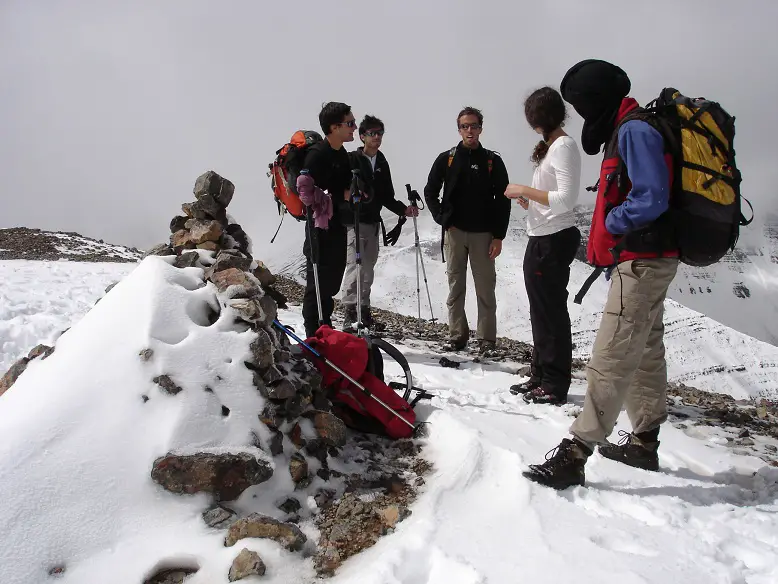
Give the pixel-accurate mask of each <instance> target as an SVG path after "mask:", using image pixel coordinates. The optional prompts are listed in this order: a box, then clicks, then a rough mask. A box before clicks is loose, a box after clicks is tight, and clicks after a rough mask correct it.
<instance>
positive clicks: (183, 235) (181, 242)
mask: <svg viewBox="0 0 778 584" xmlns="http://www.w3.org/2000/svg"><path fill="white" fill-rule="evenodd" d="M170 245H172V246H173V250H174V251H175V253H177V254H178V253H181V252H182V251H183V250H185V249H194V247H195V243H194V242H193V241H192V238H191V235H190V233H189V232H188V231H187V230H186V229H181V230H179V231H176V232H175V233H174V234H172V235H171V236H170Z"/></svg>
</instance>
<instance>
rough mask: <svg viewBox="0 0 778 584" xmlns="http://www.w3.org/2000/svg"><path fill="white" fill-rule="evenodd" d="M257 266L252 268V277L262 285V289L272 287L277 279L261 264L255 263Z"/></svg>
mask: <svg viewBox="0 0 778 584" xmlns="http://www.w3.org/2000/svg"><path fill="white" fill-rule="evenodd" d="M257 263H258V264H259V265H258V266H257V267H256V268H254V271H253V272H252V273H253V274H254V277H255V278H256V279H257V280H259V283H260V284H262V287H263V288H264V287H265V286H272V285H273V284H275V283H276V280H277V278H276V277H275V276H274V275H273V274H272V272H271V271H270V270H269V269H268V268H267V266H265V264H263V263H262V262H257Z"/></svg>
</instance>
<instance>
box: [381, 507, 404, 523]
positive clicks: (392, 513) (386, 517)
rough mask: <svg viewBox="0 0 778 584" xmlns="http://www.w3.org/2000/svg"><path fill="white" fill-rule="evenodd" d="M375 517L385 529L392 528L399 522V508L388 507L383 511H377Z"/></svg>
mask: <svg viewBox="0 0 778 584" xmlns="http://www.w3.org/2000/svg"><path fill="white" fill-rule="evenodd" d="M376 515H378V518H379V519H380V520H381V523H383V524H384V526H385V527H394V526H395V525H397V523H398V522H399V521H400V508H399V507H398V506H397V505H389V506H388V507H385V508H384V509H377V510H376Z"/></svg>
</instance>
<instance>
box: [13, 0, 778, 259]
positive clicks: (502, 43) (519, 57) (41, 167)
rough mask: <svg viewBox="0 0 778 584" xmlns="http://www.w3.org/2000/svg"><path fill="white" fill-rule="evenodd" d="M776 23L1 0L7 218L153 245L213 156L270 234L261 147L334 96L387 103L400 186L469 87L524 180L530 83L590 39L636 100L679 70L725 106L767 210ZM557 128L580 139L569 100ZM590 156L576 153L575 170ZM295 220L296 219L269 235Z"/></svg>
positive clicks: (390, 149) (212, 165)
mask: <svg viewBox="0 0 778 584" xmlns="http://www.w3.org/2000/svg"><path fill="white" fill-rule="evenodd" d="M746 6H748V9H746ZM776 21H778V5H776V4H775V3H767V2H764V3H755V2H754V3H744V4H741V5H733V4H732V3H731V2H729V1H727V2H725V1H723V0H713V1H709V2H708V3H706V4H705V5H704V6H703V5H699V4H686V3H683V2H677V1H675V2H653V3H650V4H646V3H643V4H641V5H634V4H633V3H628V4H625V3H624V2H615V1H610V0H601V1H599V2H580V1H579V0H557V1H555V2H554V3H533V4H532V5H527V4H525V3H519V2H496V1H491V0H490V1H486V0H483V1H482V2H479V3H473V2H462V1H454V2H449V1H444V0H431V1H427V2H415V1H408V0H397V1H393V2H383V3H377V2H372V3H364V2H353V1H350V0H348V1H347V0H342V1H338V0H335V1H331V2H327V3H321V2H314V1H312V0H301V1H299V2H296V3H294V4H289V3H280V2H275V3H270V2H251V1H247V0H244V1H233V2H229V3H223V4H220V5H217V4H216V3H214V2H206V1H204V0H187V1H183V0H178V1H174V0H170V1H167V2H164V3H160V2H155V1H154V2H152V1H150V0H138V1H136V2H133V3H120V2H111V1H96V0H91V1H90V0H68V1H67V2H64V1H54V0H51V1H48V2H28V1H24V0H6V1H5V2H4V3H3V5H2V7H0V78H1V79H2V80H3V83H2V85H0V127H1V128H2V129H3V130H2V133H1V134H0V160H2V166H3V169H4V172H3V180H2V185H3V192H2V195H0V226H14V225H25V226H29V227H41V228H50V229H62V230H73V231H79V232H81V233H83V234H85V235H90V236H93V237H98V238H103V239H106V240H109V241H114V242H118V243H125V244H128V245H137V246H140V247H144V246H149V245H151V244H153V243H155V242H158V241H161V240H164V239H165V238H166V237H167V222H168V220H169V218H170V217H171V216H172V215H173V214H175V213H176V212H177V210H178V207H179V205H180V203H182V202H184V201H186V200H189V199H191V197H192V195H191V190H192V186H193V184H194V180H195V178H196V177H197V176H198V175H199V174H200V173H202V172H204V171H206V170H209V169H213V170H216V171H217V172H219V173H221V174H223V175H224V176H226V177H228V178H230V179H231V180H232V181H233V182H235V184H236V188H237V190H236V198H235V200H234V202H233V204H232V208H231V210H232V213H233V215H234V216H235V217H236V218H237V220H238V221H240V222H241V223H242V224H243V225H244V227H246V228H247V230H248V231H249V233H250V235H251V236H252V237H253V239H254V241H255V245H259V246H260V248H265V247H266V246H267V245H268V244H267V242H269V240H270V237H271V236H272V233H273V231H274V230H275V227H276V225H277V221H278V216H277V212H276V206H275V204H274V202H273V200H272V197H271V194H270V189H269V181H268V179H267V177H266V171H267V164H268V162H269V161H270V160H271V159H272V157H273V155H274V152H275V150H276V149H277V148H278V147H280V145H281V144H283V143H284V141H286V140H287V139H288V138H289V137H290V136H291V134H292V133H293V132H294V131H295V130H296V129H298V128H314V129H316V128H317V126H318V123H317V114H318V110H319V108H320V106H321V104H322V103H323V102H325V101H329V100H338V101H345V102H347V103H349V104H351V105H352V106H353V108H354V111H355V114H356V115H357V117H360V116H361V115H363V114H365V113H372V114H375V115H378V116H380V117H381V118H382V119H383V120H384V121H385V123H386V126H387V133H386V136H385V140H384V151H385V153H386V155H387V157H388V159H389V161H390V164H391V166H392V172H393V175H394V177H395V180H396V181H397V184H396V185H395V186H396V188H397V189H398V192H399V194H400V196H403V195H404V189H403V188H402V186H403V185H404V184H405V183H406V182H408V183H411V184H412V185H413V186H414V187H415V188H418V189H419V190H421V188H422V187H423V185H424V182H425V181H426V176H427V173H428V171H429V167H430V165H431V164H432V161H433V160H434V158H435V156H436V155H437V154H438V153H439V152H441V151H443V150H447V149H448V148H450V147H451V146H452V145H453V144H455V143H456V141H457V139H458V136H457V134H456V127H455V117H456V113H457V112H458V111H459V109H460V107H461V106H462V105H465V104H472V105H475V106H478V107H481V108H482V109H483V110H484V113H485V116H486V119H485V130H484V134H483V142H484V144H485V145H486V146H487V147H489V148H492V149H495V150H498V151H500V152H501V153H502V155H503V157H504V159H505V161H506V164H507V166H508V170H509V172H510V174H511V179H512V180H513V181H516V182H524V183H526V182H529V180H530V179H531V171H532V169H531V166H530V164H529V161H528V157H529V153H530V152H531V149H532V146H533V145H534V143H535V141H536V135H535V134H534V133H533V132H531V130H530V129H529V128H528V127H527V126H526V123H525V122H524V119H523V113H522V101H523V99H524V97H525V96H526V95H527V94H528V93H529V92H530V91H531V90H532V89H534V88H536V87H538V86H541V85H545V84H551V85H558V83H559V81H560V80H561V78H562V75H563V74H564V72H565V71H566V70H567V68H568V67H569V66H570V65H572V64H573V63H575V62H576V61H578V60H580V59H583V58H589V57H596V58H603V59H608V60H611V61H613V62H615V63H617V64H619V65H620V66H622V67H623V68H624V69H625V70H626V71H627V72H628V73H629V75H630V77H631V78H632V81H633V95H634V96H635V97H636V98H637V99H639V100H640V101H642V102H645V101H648V100H649V99H651V98H653V97H654V96H655V95H657V94H658V93H659V91H660V90H661V89H662V87H664V86H666V85H674V86H676V87H678V88H679V89H681V90H682V91H684V92H685V93H687V94H691V95H707V96H711V97H713V98H715V99H717V100H718V101H720V102H721V103H722V104H723V105H724V106H725V107H726V108H727V109H728V110H729V111H730V112H731V113H733V114H735V115H737V118H738V136H737V140H736V146H737V152H738V162H739V164H740V166H741V167H742V170H743V173H744V176H745V182H744V191H746V194H747V196H749V197H750V198H751V199H752V200H753V201H754V203H755V207H756V208H757V210H758V212H760V211H762V210H766V209H768V208H769V206H770V204H771V201H774V200H775V197H774V196H773V189H774V185H775V184H776V182H778V170H776V168H777V166H776V164H775V163H774V161H773V160H772V158H773V155H772V152H773V150H774V147H773V141H774V139H775V136H776V135H778V116H775V115H772V114H771V113H770V112H771V111H772V109H771V108H772V104H773V103H775V102H776V101H778V78H776V76H774V75H768V74H765V72H767V71H772V70H773V69H774V66H775V62H774V61H775V59H776V57H778V55H777V54H776V51H775V49H774V48H773V49H770V48H769V47H770V42H772V41H770V40H768V39H772V38H773V23H774V22H776ZM567 128H568V129H569V130H570V133H571V134H572V135H573V136H575V137H576V138H578V136H579V132H580V120H579V119H577V117H576V116H575V114H574V113H573V116H572V118H571V120H570V123H569V124H568V126H567ZM597 165H598V161H597V159H596V158H594V157H587V160H586V163H585V166H584V173H585V174H584V177H583V182H584V183H585V184H590V181H591V182H593V181H594V179H596V175H597ZM586 196H589V197H591V195H587V194H582V200H586ZM302 235H303V230H302V226H301V225H295V224H294V222H293V221H291V220H289V221H288V225H285V226H284V228H283V229H282V234H281V236H279V242H278V243H277V244H275V245H276V248H275V249H274V253H276V250H279V251H280V250H291V249H295V250H296V249H297V248H298V247H299V246H300V244H301V241H302Z"/></svg>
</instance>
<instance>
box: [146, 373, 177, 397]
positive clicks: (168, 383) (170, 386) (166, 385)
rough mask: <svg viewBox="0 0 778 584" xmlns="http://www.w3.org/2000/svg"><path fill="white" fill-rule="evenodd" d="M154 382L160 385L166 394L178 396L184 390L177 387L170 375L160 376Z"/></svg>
mask: <svg viewBox="0 0 778 584" xmlns="http://www.w3.org/2000/svg"><path fill="white" fill-rule="evenodd" d="M152 381H153V382H154V383H156V384H157V385H159V386H160V387H161V388H162V390H163V391H164V392H165V393H168V394H170V395H176V394H178V393H179V392H181V391H182V388H181V387H180V386H178V385H176V384H175V382H174V381H173V380H172V379H171V378H170V376H169V375H159V376H157V377H155V378H154V379H152Z"/></svg>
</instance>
